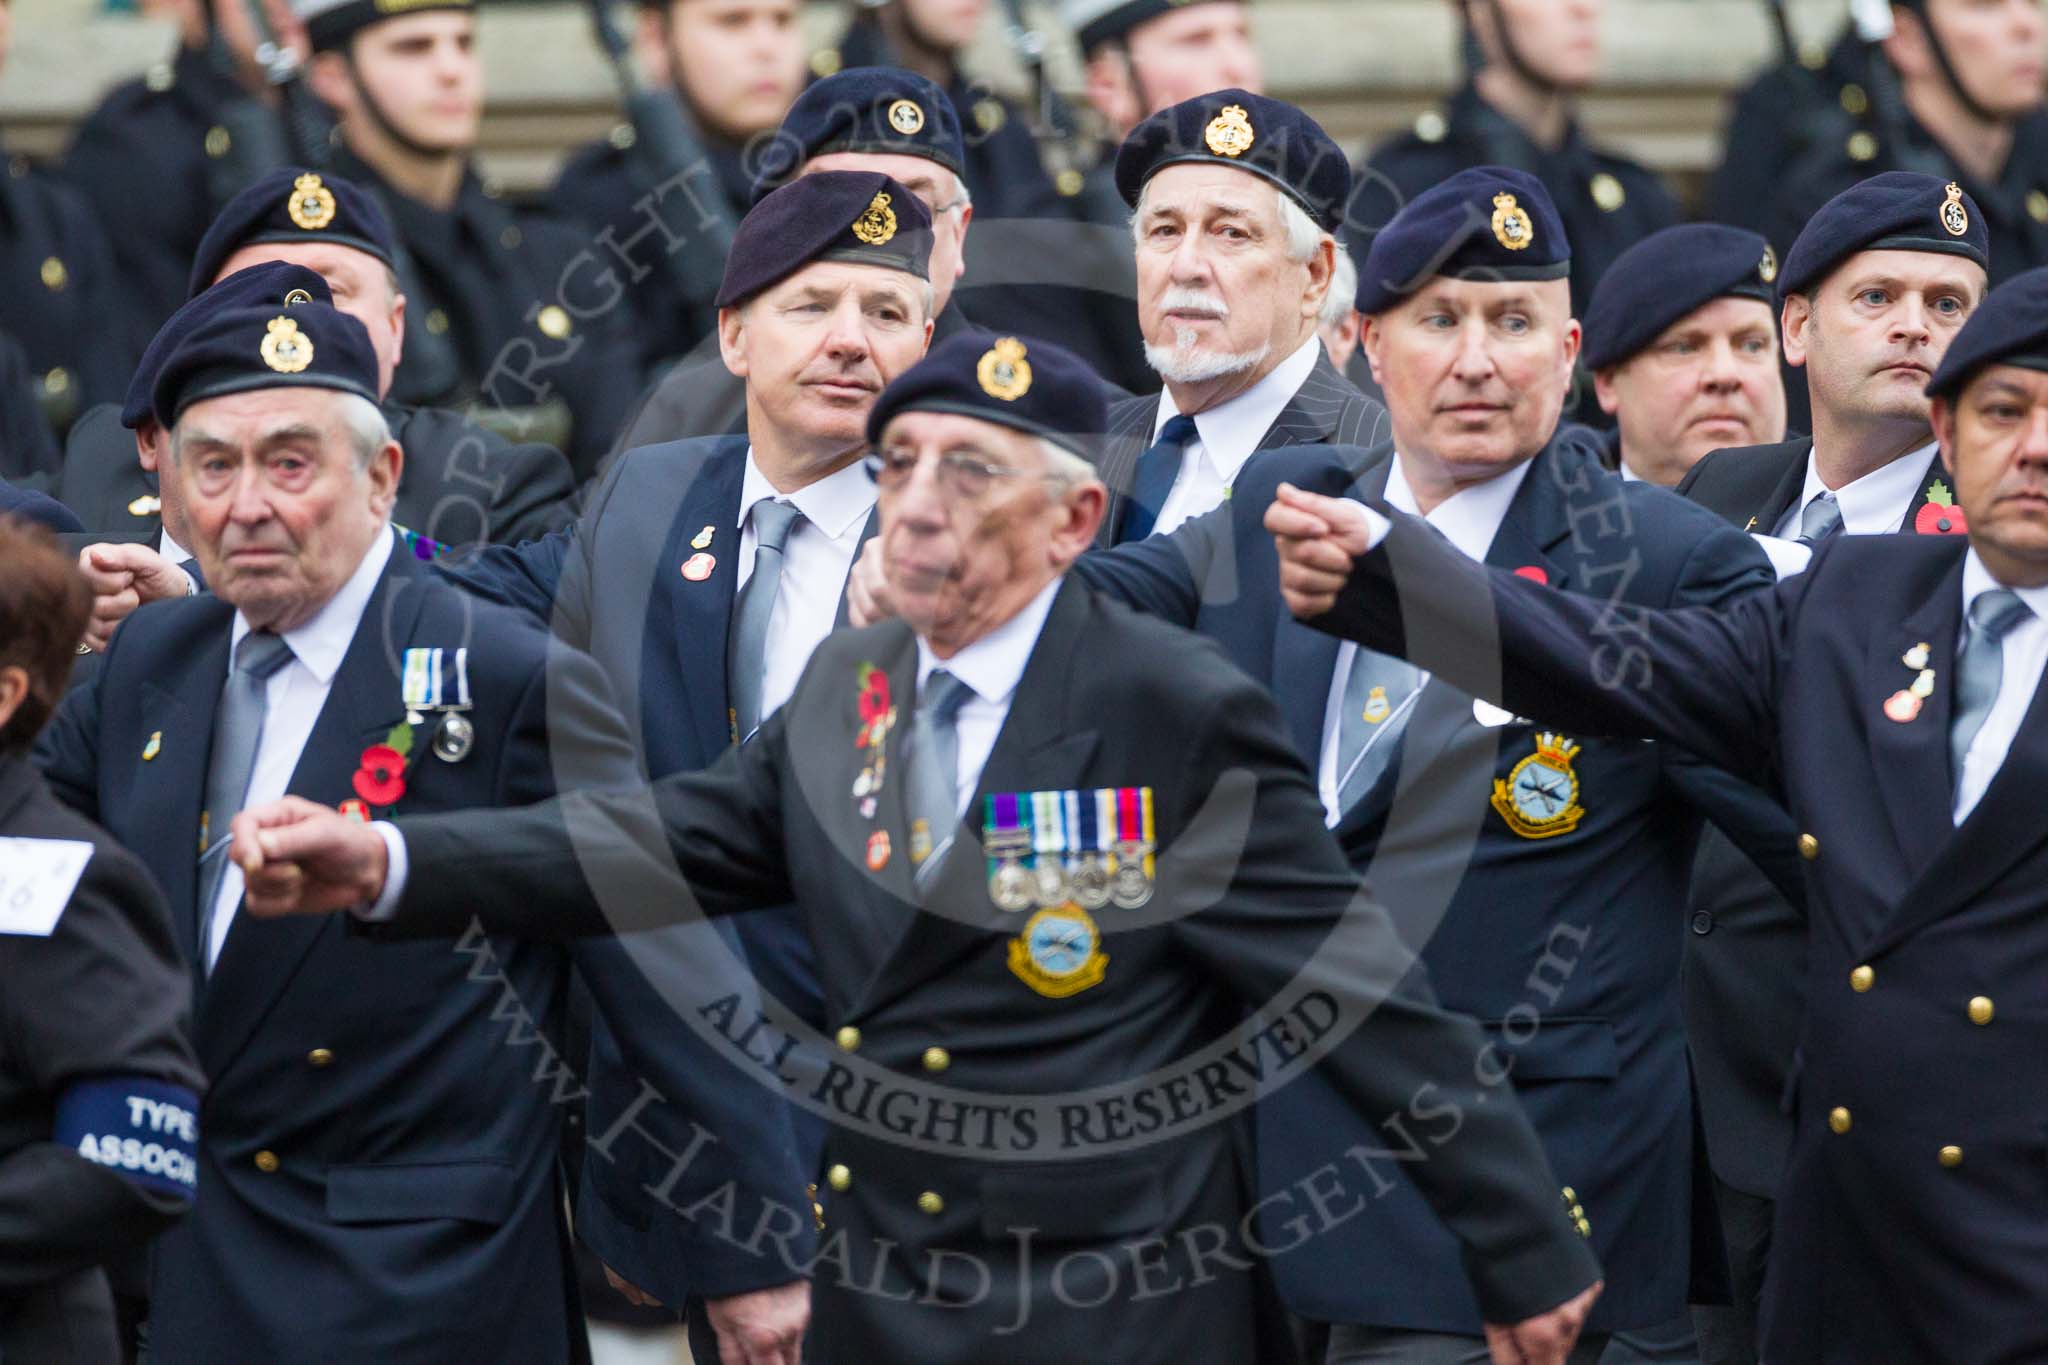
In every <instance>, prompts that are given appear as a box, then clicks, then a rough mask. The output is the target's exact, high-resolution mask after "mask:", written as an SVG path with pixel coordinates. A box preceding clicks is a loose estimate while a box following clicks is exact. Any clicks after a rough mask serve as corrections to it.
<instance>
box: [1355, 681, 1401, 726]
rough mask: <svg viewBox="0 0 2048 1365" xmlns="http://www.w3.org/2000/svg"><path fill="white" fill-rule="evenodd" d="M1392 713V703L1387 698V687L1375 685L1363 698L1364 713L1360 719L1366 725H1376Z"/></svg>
mask: <svg viewBox="0 0 2048 1365" xmlns="http://www.w3.org/2000/svg"><path fill="white" fill-rule="evenodd" d="M1393 713H1394V707H1393V704H1392V703H1391V702H1389V701H1388V700H1387V689H1386V688H1384V687H1375V688H1374V689H1373V690H1372V693H1371V694H1370V695H1369V696H1367V697H1366V699H1365V714H1364V716H1363V717H1362V719H1363V720H1364V721H1365V723H1366V724H1367V725H1378V724H1379V723H1380V722H1381V721H1383V720H1385V719H1386V718H1387V717H1388V716H1390V715H1392V714H1393Z"/></svg>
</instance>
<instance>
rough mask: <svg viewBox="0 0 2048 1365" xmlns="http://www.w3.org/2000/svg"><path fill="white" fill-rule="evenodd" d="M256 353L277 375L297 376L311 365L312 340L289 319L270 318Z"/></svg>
mask: <svg viewBox="0 0 2048 1365" xmlns="http://www.w3.org/2000/svg"><path fill="white" fill-rule="evenodd" d="M257 352H258V354H260V355H261V356H262V357H263V363H264V364H266V365H268V366H269V367H270V368H271V369H273V370H276V371H277V372H278V373H279V374H298V373H300V372H301V371H303V370H304V369H305V368H306V367H307V366H308V365H311V364H312V363H313V339H312V338H311V337H309V336H307V335H306V334H305V333H304V332H301V331H300V330H299V324H298V323H296V322H293V321H292V320H291V319H290V318H272V319H271V320H270V321H269V323H267V324H266V330H265V332H264V334H263V342H262V344H261V345H260V346H258V347H257Z"/></svg>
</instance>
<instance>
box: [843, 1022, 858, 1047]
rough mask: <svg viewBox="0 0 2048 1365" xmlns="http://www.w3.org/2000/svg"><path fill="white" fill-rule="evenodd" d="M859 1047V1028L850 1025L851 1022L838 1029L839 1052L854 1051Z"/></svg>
mask: <svg viewBox="0 0 2048 1365" xmlns="http://www.w3.org/2000/svg"><path fill="white" fill-rule="evenodd" d="M859 1048H860V1030H859V1029H857V1028H855V1027H854V1026H853V1025H851V1024H848V1025H847V1026H846V1027H845V1028H843V1029H841V1030H839V1050H840V1051H841V1052H855V1051H858V1050H859Z"/></svg>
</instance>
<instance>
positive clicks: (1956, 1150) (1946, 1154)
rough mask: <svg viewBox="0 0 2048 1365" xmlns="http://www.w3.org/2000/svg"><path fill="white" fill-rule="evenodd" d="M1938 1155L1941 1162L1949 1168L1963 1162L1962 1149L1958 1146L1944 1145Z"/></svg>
mask: <svg viewBox="0 0 2048 1365" xmlns="http://www.w3.org/2000/svg"><path fill="white" fill-rule="evenodd" d="M1938 1155H1939V1157H1940V1160H1941V1164H1942V1165H1944V1166H1946V1167H1947V1168H1948V1169H1950V1170H1954V1169H1955V1168H1956V1167H1958V1166H1960V1165H1962V1164H1963V1149H1962V1148H1960V1147H1954V1146H1950V1147H1944V1148H1942V1149H1941V1151H1940V1153H1939V1154H1938Z"/></svg>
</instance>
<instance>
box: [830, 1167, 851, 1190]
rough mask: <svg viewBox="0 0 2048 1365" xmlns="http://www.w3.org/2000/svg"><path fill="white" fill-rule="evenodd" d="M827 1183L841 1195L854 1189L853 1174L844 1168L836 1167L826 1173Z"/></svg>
mask: <svg viewBox="0 0 2048 1365" xmlns="http://www.w3.org/2000/svg"><path fill="white" fill-rule="evenodd" d="M825 1183H826V1184H827V1185H830V1186H831V1187H832V1188H833V1189H835V1190H837V1191H839V1192H840V1193H841V1194H845V1193H846V1192H847V1191H848V1190H850V1189H852V1188H853V1172H852V1171H850V1170H848V1169H847V1168H846V1167H844V1166H834V1167H833V1168H832V1169H831V1170H829V1171H827V1172H825Z"/></svg>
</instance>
